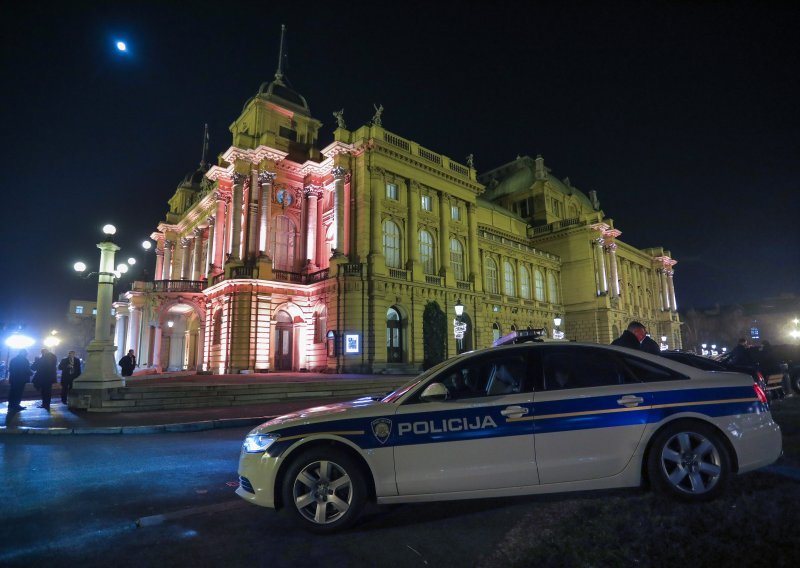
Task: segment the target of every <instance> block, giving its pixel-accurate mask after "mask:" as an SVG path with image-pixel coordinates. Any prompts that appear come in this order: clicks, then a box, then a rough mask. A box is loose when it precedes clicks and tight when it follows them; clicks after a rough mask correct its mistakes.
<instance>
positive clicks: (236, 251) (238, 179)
mask: <svg viewBox="0 0 800 568" xmlns="http://www.w3.org/2000/svg"><path fill="white" fill-rule="evenodd" d="M244 180H245V176H244V174H240V173H235V174H233V218H232V220H231V221H232V227H231V228H232V230H233V234H232V235H231V259H232V260H239V259H241V258H242V199H243V192H244Z"/></svg>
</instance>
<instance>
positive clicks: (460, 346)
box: [453, 299, 467, 353]
mask: <svg viewBox="0 0 800 568" xmlns="http://www.w3.org/2000/svg"><path fill="white" fill-rule="evenodd" d="M453 309H454V310H455V312H456V319H454V320H453V335H454V336H455V338H456V342H457V343H456V345H457V347H456V350H457V352H458V353H461V352H462V351H463V350H464V334H465V333H466V332H467V324H465V323H464V322H462V321H461V316H462V315H464V304H462V303H461V300H460V299H459V300H456V304H455V306H453Z"/></svg>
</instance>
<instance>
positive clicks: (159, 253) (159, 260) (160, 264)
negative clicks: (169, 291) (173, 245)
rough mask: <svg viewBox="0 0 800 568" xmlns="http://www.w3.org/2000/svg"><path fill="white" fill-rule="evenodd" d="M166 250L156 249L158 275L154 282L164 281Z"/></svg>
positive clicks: (156, 274)
mask: <svg viewBox="0 0 800 568" xmlns="http://www.w3.org/2000/svg"><path fill="white" fill-rule="evenodd" d="M163 272H164V249H162V248H158V247H156V273H155V277H154V278H153V280H164V276H163Z"/></svg>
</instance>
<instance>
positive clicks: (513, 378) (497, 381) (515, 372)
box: [440, 352, 530, 400]
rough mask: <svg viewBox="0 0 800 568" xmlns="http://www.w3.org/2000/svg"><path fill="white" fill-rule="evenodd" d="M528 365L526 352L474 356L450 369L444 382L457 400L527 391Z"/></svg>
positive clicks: (451, 397)
mask: <svg viewBox="0 0 800 568" xmlns="http://www.w3.org/2000/svg"><path fill="white" fill-rule="evenodd" d="M528 367H529V366H528V364H527V362H526V357H525V353H523V352H518V353H513V354H503V355H495V356H490V357H480V358H472V359H470V360H468V361H466V362H464V363H463V364H461V365H458V366H456V367H452V368H450V369H449V370H448V371H447V372H446V373H444V375H443V376H442V378H441V380H440V382H441V383H442V384H444V386H446V387H447V390H448V391H449V393H450V399H454V400H460V399H466V398H478V397H485V396H498V395H503V394H514V393H519V392H526V391H527V390H530V387H529V386H528V385H529V384H530V381H529V380H528Z"/></svg>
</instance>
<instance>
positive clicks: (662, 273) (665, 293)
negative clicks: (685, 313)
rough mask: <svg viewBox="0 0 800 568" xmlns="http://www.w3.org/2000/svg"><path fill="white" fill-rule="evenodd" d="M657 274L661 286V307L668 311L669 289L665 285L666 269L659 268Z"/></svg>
mask: <svg viewBox="0 0 800 568" xmlns="http://www.w3.org/2000/svg"><path fill="white" fill-rule="evenodd" d="M658 275H659V280H660V288H661V309H662V310H664V311H669V289H668V287H667V269H666V268H659V269H658Z"/></svg>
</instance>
